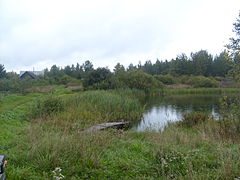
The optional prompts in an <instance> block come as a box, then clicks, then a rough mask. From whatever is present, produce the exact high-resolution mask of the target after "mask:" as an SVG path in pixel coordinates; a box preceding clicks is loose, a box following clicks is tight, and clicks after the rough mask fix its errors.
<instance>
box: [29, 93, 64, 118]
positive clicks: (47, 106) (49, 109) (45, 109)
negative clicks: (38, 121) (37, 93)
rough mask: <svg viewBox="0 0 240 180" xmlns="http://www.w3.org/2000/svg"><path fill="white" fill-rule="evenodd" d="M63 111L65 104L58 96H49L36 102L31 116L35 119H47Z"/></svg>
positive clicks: (32, 107)
mask: <svg viewBox="0 0 240 180" xmlns="http://www.w3.org/2000/svg"><path fill="white" fill-rule="evenodd" d="M63 110H64V103H63V101H62V99H61V98H59V97H58V96H54V95H49V96H47V97H44V98H39V99H37V100H36V101H35V103H34V104H33V105H32V106H31V109H30V115H31V116H32V117H34V118H37V117H46V116H49V115H51V114H53V113H57V112H60V111H63Z"/></svg>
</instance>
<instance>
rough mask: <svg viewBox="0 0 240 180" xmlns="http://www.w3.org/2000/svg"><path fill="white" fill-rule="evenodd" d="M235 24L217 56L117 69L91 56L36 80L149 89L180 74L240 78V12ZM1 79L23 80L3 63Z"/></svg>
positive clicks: (199, 54) (204, 52)
mask: <svg viewBox="0 0 240 180" xmlns="http://www.w3.org/2000/svg"><path fill="white" fill-rule="evenodd" d="M233 25H234V29H233V31H234V32H235V33H236V37H235V38H231V39H230V43H229V44H228V45H227V49H228V50H224V51H223V52H221V53H220V54H218V55H216V56H213V55H212V54H210V53H208V51H207V50H200V51H197V52H193V53H191V54H190V56H187V55H186V54H181V55H178V56H177V57H176V58H175V59H172V60H170V61H168V60H165V61H160V60H159V59H157V60H156V61H155V62H152V61H151V60H148V61H146V62H145V63H144V64H142V63H141V62H139V63H138V64H137V65H133V64H132V63H131V64H130V65H129V66H127V67H124V66H123V65H122V64H120V63H117V64H116V66H115V67H114V69H113V72H112V71H110V69H109V68H107V67H98V68H94V66H93V64H92V62H91V61H89V60H87V61H85V62H84V63H83V64H82V65H80V64H79V63H77V64H76V65H71V66H69V65H68V66H66V67H64V68H60V67H58V66H57V65H53V66H52V67H51V68H50V69H45V70H44V75H43V76H41V77H40V80H39V81H38V82H37V83H36V84H68V83H73V82H75V83H77V82H80V81H81V83H83V85H84V87H86V88H89V89H112V88H124V87H129V88H137V89H144V90H145V91H148V90H149V89H151V88H157V87H160V86H161V83H165V84H166V83H170V82H173V81H174V77H179V76H201V77H206V78H209V77H227V76H228V77H232V78H234V79H238V80H240V14H239V18H238V19H237V21H236V23H234V24H233ZM202 79H203V78H202ZM0 80H1V81H0V90H1V89H7V88H6V87H8V86H11V85H9V84H11V83H10V82H9V81H10V80H14V82H15V83H16V84H17V83H19V82H20V81H19V78H18V75H17V74H16V73H14V72H8V73H7V72H6V70H5V68H4V65H2V64H0ZM198 80H199V79H198ZM4 82H5V84H4ZM204 82H207V83H203V84H208V85H210V86H211V87H213V84H215V83H210V84H209V81H208V80H207V81H206V79H205V80H204ZM21 83H22V81H21ZM21 83H20V84H21ZM6 84H7V85H6ZM214 86H215V85H214ZM1 87H4V88H1Z"/></svg>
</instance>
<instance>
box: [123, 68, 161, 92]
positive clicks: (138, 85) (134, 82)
mask: <svg viewBox="0 0 240 180" xmlns="http://www.w3.org/2000/svg"><path fill="white" fill-rule="evenodd" d="M121 80H122V81H123V82H124V83H125V84H126V85H127V86H128V87H129V88H131V89H140V90H144V91H145V92H149V91H150V90H151V89H155V88H161V87H162V86H161V83H159V82H158V81H157V80H156V79H155V78H154V77H153V76H151V75H149V74H147V73H144V72H142V71H135V70H134V71H129V72H127V73H126V74H125V75H124V76H123V77H122V79H121Z"/></svg>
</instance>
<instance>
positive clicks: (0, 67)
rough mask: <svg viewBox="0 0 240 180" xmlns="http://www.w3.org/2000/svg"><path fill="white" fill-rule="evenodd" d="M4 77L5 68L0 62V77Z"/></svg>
mask: <svg viewBox="0 0 240 180" xmlns="http://www.w3.org/2000/svg"><path fill="white" fill-rule="evenodd" d="M4 77H6V70H5V67H4V65H2V64H0V79H1V78H4Z"/></svg>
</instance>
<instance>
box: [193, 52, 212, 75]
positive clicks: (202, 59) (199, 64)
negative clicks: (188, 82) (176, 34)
mask: <svg viewBox="0 0 240 180" xmlns="http://www.w3.org/2000/svg"><path fill="white" fill-rule="evenodd" d="M191 57H192V62H193V70H194V72H195V75H202V76H210V75H211V72H212V62H213V57H212V55H211V54H209V53H208V52H207V51H206V50H200V51H198V52H196V53H191Z"/></svg>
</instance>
